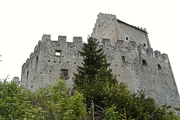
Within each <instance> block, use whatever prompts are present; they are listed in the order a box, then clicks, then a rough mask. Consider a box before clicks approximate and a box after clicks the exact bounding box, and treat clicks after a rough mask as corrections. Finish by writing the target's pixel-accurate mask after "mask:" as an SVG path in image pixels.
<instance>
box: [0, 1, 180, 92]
mask: <svg viewBox="0 0 180 120" xmlns="http://www.w3.org/2000/svg"><path fill="white" fill-rule="evenodd" d="M179 5H180V1H179V0H149V1H147V0H90V1H87V0H0V54H1V55H2V57H0V59H1V60H2V62H0V78H5V77H6V76H7V75H10V77H14V76H18V77H21V66H22V65H23V63H24V62H25V61H26V59H27V58H29V55H30V53H31V52H33V50H34V47H35V46H36V45H37V43H38V41H39V40H40V39H41V37H42V35H43V34H51V38H52V40H57V38H58V35H66V36H67V41H72V38H73V36H82V37H83V41H85V42H86V38H87V36H88V35H89V34H91V33H92V30H93V27H94V24H95V22H96V19H97V15H98V14H99V13H100V12H102V13H110V14H115V15H116V16H117V18H118V19H119V20H122V21H124V22H126V23H129V24H131V25H134V26H140V27H143V28H146V29H147V31H148V33H149V39H150V43H151V47H152V48H153V50H159V51H161V53H166V54H168V56H169V59H170V63H171V67H172V69H173V73H174V76H175V80H176V84H177V86H178V88H179V90H180V75H178V73H179V72H178V70H179V68H180V59H179V55H180V54H179V52H180V42H179V40H180V38H179V35H180V30H179V29H180V17H179V15H180V6H179Z"/></svg>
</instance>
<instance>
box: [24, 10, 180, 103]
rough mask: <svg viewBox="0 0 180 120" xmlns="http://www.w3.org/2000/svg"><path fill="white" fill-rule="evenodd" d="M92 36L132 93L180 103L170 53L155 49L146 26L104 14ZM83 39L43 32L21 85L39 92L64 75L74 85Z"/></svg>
mask: <svg viewBox="0 0 180 120" xmlns="http://www.w3.org/2000/svg"><path fill="white" fill-rule="evenodd" d="M92 37H94V38H97V39H98V40H99V42H100V44H99V48H103V49H104V51H105V53H106V54H107V60H108V62H110V63H111V66H110V67H111V69H112V71H113V74H114V75H116V77H117V80H118V81H119V82H125V83H127V85H128V87H129V89H130V90H131V91H132V92H136V91H137V90H139V89H143V90H145V92H146V95H147V96H148V97H153V98H155V100H156V102H157V103H158V104H159V105H162V104H165V103H166V104H168V105H172V106H179V101H180V99H179V93H178V90H177V86H176V83H175V79H174V76H173V72H172V69H171V65H170V62H169V58H168V56H167V54H161V53H160V52H159V51H153V49H152V48H151V45H150V42H149V39H148V33H147V31H146V30H145V29H142V28H138V27H135V26H132V25H129V24H127V23H125V22H123V21H120V20H118V19H116V16H115V15H110V14H103V13H100V14H99V15H98V18H97V20H96V23H95V27H94V29H93V33H92ZM82 45H83V44H82V38H81V37H74V38H73V42H66V36H58V40H56V41H54V40H51V36H50V35H43V37H42V40H40V41H39V42H38V45H37V46H36V47H35V49H34V52H33V53H31V55H30V58H29V59H27V61H26V63H24V64H23V66H22V76H21V85H23V86H25V87H26V88H27V89H30V90H32V91H36V90H37V89H38V88H39V87H43V86H46V85H49V84H53V83H54V82H55V81H56V80H57V79H58V78H59V77H60V76H61V77H62V78H63V79H65V80H66V83H67V85H68V86H69V87H71V88H72V84H73V82H72V77H73V72H76V67H77V65H81V62H82V57H81V56H80V54H79V53H78V50H80V49H81V47H82Z"/></svg>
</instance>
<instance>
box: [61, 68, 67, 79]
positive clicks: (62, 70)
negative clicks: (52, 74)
mask: <svg viewBox="0 0 180 120" xmlns="http://www.w3.org/2000/svg"><path fill="white" fill-rule="evenodd" d="M61 77H62V78H63V79H64V80H68V70H67V69H61Z"/></svg>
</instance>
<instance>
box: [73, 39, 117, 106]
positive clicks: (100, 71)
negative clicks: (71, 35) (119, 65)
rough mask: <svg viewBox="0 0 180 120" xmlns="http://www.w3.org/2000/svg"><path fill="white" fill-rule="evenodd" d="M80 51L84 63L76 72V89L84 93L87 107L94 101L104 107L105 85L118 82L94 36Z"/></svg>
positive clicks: (74, 79)
mask: <svg viewBox="0 0 180 120" xmlns="http://www.w3.org/2000/svg"><path fill="white" fill-rule="evenodd" d="M79 53H80V55H81V56H82V57H83V63H82V66H78V68H77V73H74V78H73V81H74V89H75V90H77V91H79V92H81V93H83V94H84V96H85V99H86V105H87V109H88V108H90V107H91V103H92V101H93V102H94V103H95V104H96V105H98V106H101V107H102V108H104V107H105V106H104V105H103V100H104V99H105V97H106V93H105V91H104V86H106V85H110V86H111V85H114V84H117V80H116V78H115V77H114V75H113V74H112V70H111V69H110V68H109V66H110V63H108V62H107V59H106V54H105V53H104V51H103V49H102V48H98V42H97V40H96V39H93V38H92V37H90V38H89V39H88V43H84V45H83V47H82V50H80V51H79Z"/></svg>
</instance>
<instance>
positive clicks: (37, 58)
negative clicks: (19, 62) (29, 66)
mask: <svg viewBox="0 0 180 120" xmlns="http://www.w3.org/2000/svg"><path fill="white" fill-rule="evenodd" d="M38 60H39V57H38V56H37V57H36V64H37V63H38Z"/></svg>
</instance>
